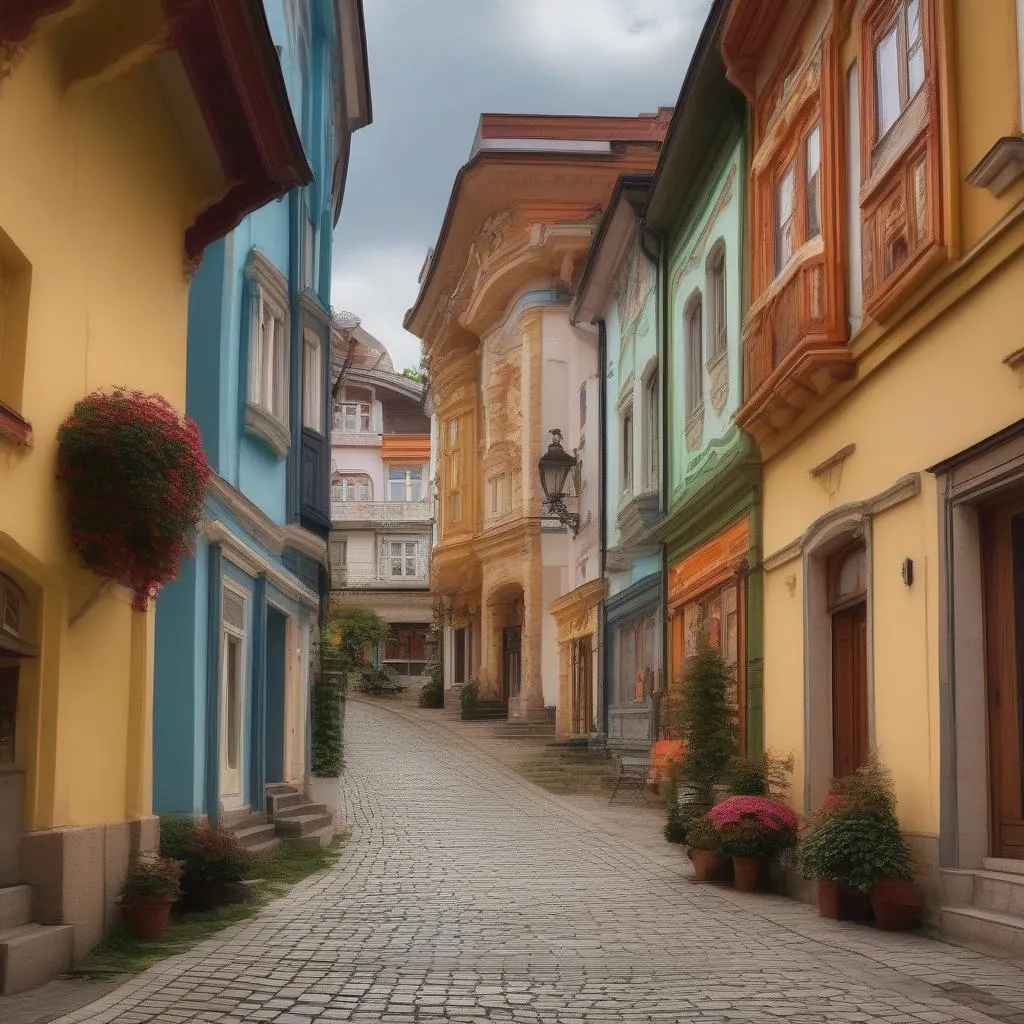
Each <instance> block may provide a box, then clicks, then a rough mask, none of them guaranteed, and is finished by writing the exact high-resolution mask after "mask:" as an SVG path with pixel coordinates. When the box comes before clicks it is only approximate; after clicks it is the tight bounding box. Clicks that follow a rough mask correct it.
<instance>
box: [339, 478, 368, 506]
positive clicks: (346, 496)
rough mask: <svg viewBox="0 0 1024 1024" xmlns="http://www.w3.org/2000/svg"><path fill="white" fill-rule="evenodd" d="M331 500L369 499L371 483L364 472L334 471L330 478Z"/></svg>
mask: <svg viewBox="0 0 1024 1024" xmlns="http://www.w3.org/2000/svg"><path fill="white" fill-rule="evenodd" d="M331 499H332V500H333V501H371V500H372V499H373V485H372V484H371V482H370V478H369V477H368V476H367V475H366V474H365V473H335V474H334V476H333V477H332V478H331Z"/></svg>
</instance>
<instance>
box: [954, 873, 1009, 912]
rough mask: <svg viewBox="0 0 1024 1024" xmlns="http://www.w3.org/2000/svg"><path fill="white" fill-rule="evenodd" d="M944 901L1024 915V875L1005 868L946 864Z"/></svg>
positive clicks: (962, 905)
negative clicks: (1001, 869) (1003, 869)
mask: <svg viewBox="0 0 1024 1024" xmlns="http://www.w3.org/2000/svg"><path fill="white" fill-rule="evenodd" d="M940 879H941V882H942V897H943V902H944V903H946V904H948V905H950V906H954V907H957V906H961V907H967V906H972V907H978V908H980V909H981V910H994V911H995V912H996V913H1000V914H1004V913H1005V914H1018V915H1020V916H1021V917H1024V875H1018V874H1014V873H1012V872H1004V871H986V870H984V869H982V870H971V869H962V868H961V869H956V868H944V869H943V870H942V871H941V872H940Z"/></svg>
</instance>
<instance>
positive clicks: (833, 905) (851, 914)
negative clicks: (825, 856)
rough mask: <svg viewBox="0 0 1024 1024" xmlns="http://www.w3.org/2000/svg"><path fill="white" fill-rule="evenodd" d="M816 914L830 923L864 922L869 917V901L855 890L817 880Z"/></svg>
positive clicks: (822, 879) (825, 880) (835, 883)
mask: <svg viewBox="0 0 1024 1024" xmlns="http://www.w3.org/2000/svg"><path fill="white" fill-rule="evenodd" d="M818 913H819V914H820V915H821V916H822V917H827V918H829V919H830V920H832V921H866V920H867V919H868V918H869V917H871V900H870V899H869V898H868V896H867V894H866V893H863V892H860V891H859V890H857V889H849V888H847V887H846V886H845V885H840V883H839V882H832V881H830V880H829V879H827V878H819V879H818Z"/></svg>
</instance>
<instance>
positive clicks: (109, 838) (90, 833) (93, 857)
mask: <svg viewBox="0 0 1024 1024" xmlns="http://www.w3.org/2000/svg"><path fill="white" fill-rule="evenodd" d="M159 846H160V820H159V819H158V818H156V817H146V818H134V819H131V820H129V821H119V822H114V823H112V824H108V825H89V826H83V827H79V828H59V829H48V830H46V831H43V832H28V833H25V834H24V835H23V836H22V837H21V881H22V883H23V884H25V885H31V886H32V888H33V898H34V904H33V908H32V909H33V916H34V918H35V920H36V921H38V922H39V923H40V924H70V925H73V926H74V929H75V945H74V954H75V958H76V959H78V958H80V957H83V956H85V955H86V954H87V953H88V952H89V950H90V949H92V948H93V946H95V945H96V944H97V943H98V942H100V941H101V940H102V939H103V938H104V937H105V936H106V935H108V934H109V933H110V932H111V931H112V930H113V929H114V928H115V927H116V925H117V924H118V921H119V916H120V911H119V907H118V904H117V898H118V896H119V895H120V893H121V889H122V887H123V886H124V882H125V878H126V877H127V874H128V867H129V864H130V862H131V858H132V856H133V855H134V854H136V853H141V852H149V851H153V850H157V849H158V848H159Z"/></svg>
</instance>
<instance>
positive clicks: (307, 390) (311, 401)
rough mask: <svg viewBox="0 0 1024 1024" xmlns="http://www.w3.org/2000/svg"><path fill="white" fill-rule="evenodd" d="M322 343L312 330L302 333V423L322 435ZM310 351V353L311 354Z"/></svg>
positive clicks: (306, 427) (307, 428)
mask: <svg viewBox="0 0 1024 1024" xmlns="http://www.w3.org/2000/svg"><path fill="white" fill-rule="evenodd" d="M323 351H324V343H323V339H322V338H320V337H319V336H318V335H317V334H316V333H314V332H313V331H309V330H307V331H304V332H303V334H302V425H303V427H304V428H305V429H306V430H312V431H314V432H315V433H317V434H320V435H323V432H324V385H323V374H324V365H323ZM311 353H312V355H311Z"/></svg>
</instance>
